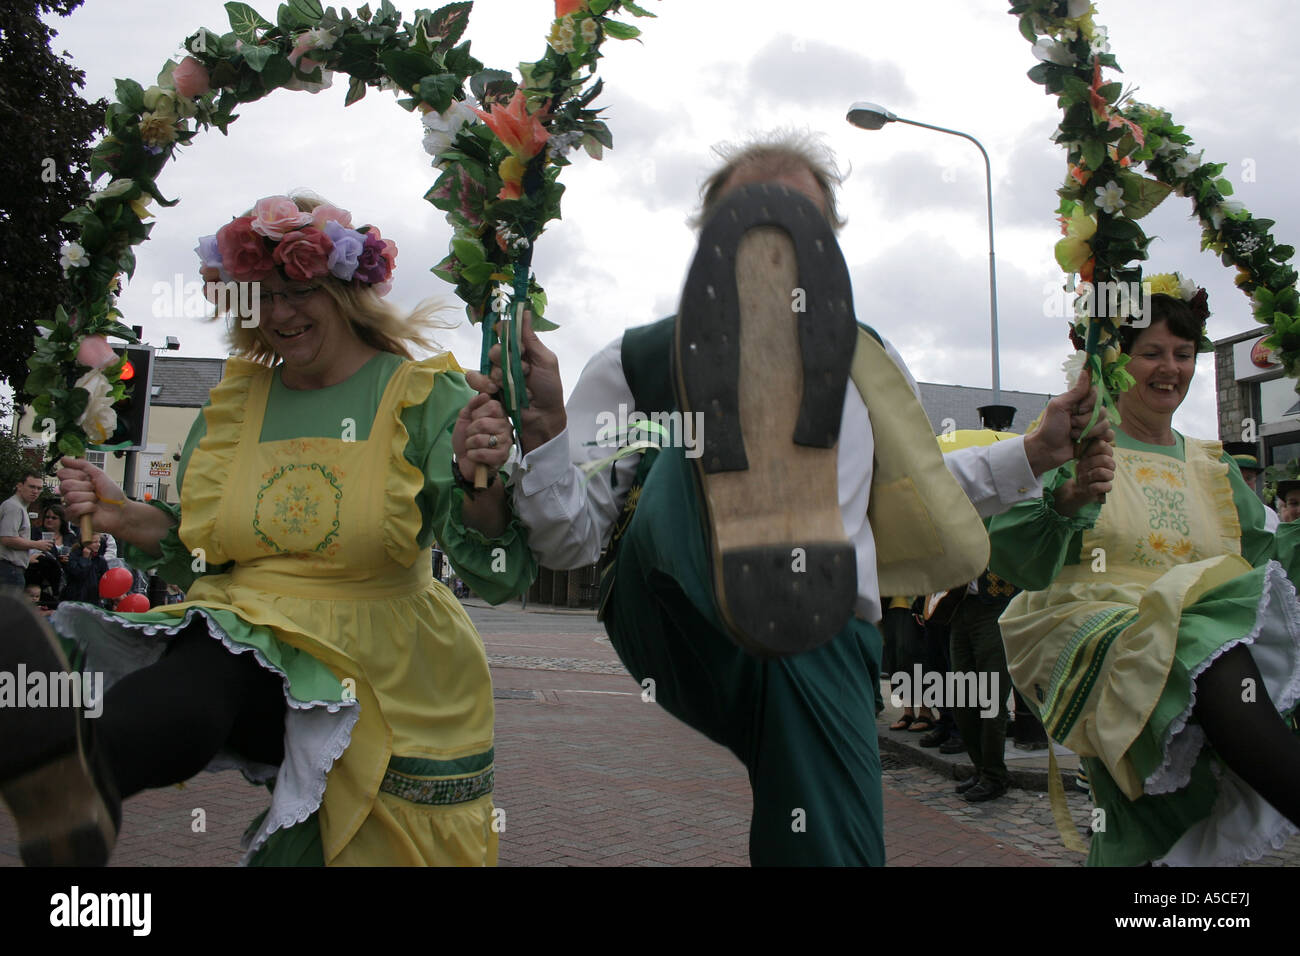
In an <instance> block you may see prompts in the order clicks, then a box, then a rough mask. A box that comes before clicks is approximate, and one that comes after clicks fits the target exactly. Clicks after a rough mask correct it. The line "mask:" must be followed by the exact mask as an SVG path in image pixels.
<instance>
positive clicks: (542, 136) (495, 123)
mask: <svg viewBox="0 0 1300 956" xmlns="http://www.w3.org/2000/svg"><path fill="white" fill-rule="evenodd" d="M474 112H475V113H477V114H478V116H479V119H481V120H482V121H483V122H485V123H487V125H488V129H490V130H492V132H494V133H496V136H497V139H499V140H501V142H502V143H503V144H505V147H506V149H508V150H510V152H511V153H512V154H514V155H515V156H516V157H518V158H519V159H520V160H523V161H527V160H530V159H532V158H533V157H534V156H536V155H537V154H538V153H540V152H541V151H542V147H543V146H545V145H546V141H547V140H548V139H550V134H549V133H547V132H546V127H544V126H542V121H541V120H540V119H539V118H538V114H536V113H529V112H528V105H527V102H526V101H525V99H524V91H523V90H515V95H514V96H512V97H511V98H510V103H509V105H507V106H505V107H502V106H501V105H500V104H499V103H498V104H497V105H496V106H494V107H493V108H492V110H491V112H488V113H485V112H483V111H482V110H480V109H475V110H474Z"/></svg>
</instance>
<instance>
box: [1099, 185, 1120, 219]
mask: <svg viewBox="0 0 1300 956" xmlns="http://www.w3.org/2000/svg"><path fill="white" fill-rule="evenodd" d="M1125 205H1127V204H1126V203H1125V202H1124V190H1123V189H1122V188H1121V187H1120V185H1119V183H1117V182H1115V180H1113V179H1112V180H1111V181H1110V182H1108V183H1107V184H1106V185H1105V186H1098V187H1097V207H1098V208H1099V209H1101V210H1102V211H1104V212H1106V213H1108V214H1110V215H1112V216H1113V215H1115V213H1117V212H1119V211H1120V210H1121V209H1123V208H1124V206H1125Z"/></svg>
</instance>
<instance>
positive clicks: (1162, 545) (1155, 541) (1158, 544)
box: [1147, 534, 1169, 552]
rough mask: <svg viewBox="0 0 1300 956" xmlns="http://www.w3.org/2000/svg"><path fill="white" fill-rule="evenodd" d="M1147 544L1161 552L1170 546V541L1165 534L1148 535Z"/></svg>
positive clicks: (1153, 549)
mask: <svg viewBox="0 0 1300 956" xmlns="http://www.w3.org/2000/svg"><path fill="white" fill-rule="evenodd" d="M1147 544H1149V545H1151V550H1152V551H1160V552H1163V551H1164V550H1165V549H1166V548H1167V547H1168V546H1169V543H1168V542H1167V541H1165V536H1164V535H1163V534H1151V535H1148V536H1147Z"/></svg>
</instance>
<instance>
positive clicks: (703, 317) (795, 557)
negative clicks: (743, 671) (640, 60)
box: [674, 185, 857, 656]
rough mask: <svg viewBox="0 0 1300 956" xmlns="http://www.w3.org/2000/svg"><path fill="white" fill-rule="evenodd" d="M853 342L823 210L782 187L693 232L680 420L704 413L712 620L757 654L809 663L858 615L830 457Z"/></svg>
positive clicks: (738, 198)
mask: <svg viewBox="0 0 1300 956" xmlns="http://www.w3.org/2000/svg"><path fill="white" fill-rule="evenodd" d="M856 341H857V323H856V321H855V320H854V317H853V298H852V288H851V286H850V284H849V276H848V269H847V267H846V266H845V263H844V257H843V255H842V254H841V253H840V250H839V246H838V244H837V243H836V242H835V236H834V233H833V232H832V230H831V227H830V225H829V224H828V223H827V222H826V219H825V217H824V216H823V215H822V214H821V212H820V210H818V209H817V207H816V206H815V205H814V204H813V203H812V202H810V201H809V200H808V199H807V198H806V197H804V196H802V195H801V194H799V193H796V192H793V191H791V190H788V189H785V188H784V187H780V186H769V185H759V186H749V187H744V188H742V189H739V190H736V191H735V192H734V193H733V194H732V195H731V196H729V197H728V198H727V199H726V200H725V201H724V202H723V203H722V204H721V205H720V206H719V208H718V210H717V211H716V212H715V213H714V215H713V216H712V217H711V218H710V219H709V221H708V223H707V224H706V225H705V226H704V229H703V230H702V232H701V235H700V245H699V249H698V250H697V252H696V255H695V259H694V261H693V262H692V264H691V269H690V273H689V275H688V278H687V280H686V286H685V288H684V290H683V292H682V301H681V307H680V308H679V310H678V316H677V326H676V334H675V343H674V345H675V347H674V362H675V369H676V385H677V397H678V403H679V407H680V409H681V411H682V413H683V415H685V414H690V413H692V412H702V413H703V414H704V419H703V421H704V429H703V432H704V434H703V453H702V455H701V456H700V457H699V458H697V459H695V472H696V476H697V480H698V484H699V487H700V490H701V492H702V493H701V496H700V497H701V502H702V504H703V508H704V511H705V521H706V527H707V532H708V536H709V544H710V548H709V552H710V558H711V562H712V576H713V586H714V594H715V596H716V599H717V604H718V610H719V613H720V614H721V616H722V619H723V621H724V623H725V624H726V625H727V627H728V630H729V631H730V632H731V634H732V636H733V638H734V639H735V640H736V641H737V643H739V644H740V645H741V646H742V647H744V648H745V649H746V650H749V651H751V652H752V653H755V654H760V655H763V656H777V655H786V654H797V653H800V652H803V651H807V650H811V649H813V648H815V647H818V646H820V645H821V644H824V643H826V642H827V641H829V640H830V639H831V638H832V637H834V636H835V635H836V634H837V633H838V632H839V631H840V630H841V629H842V628H843V626H844V624H845V622H846V621H848V619H849V617H850V616H851V615H852V613H853V605H854V601H855V599H856V596H857V563H856V557H855V552H854V549H853V546H852V544H851V543H850V542H849V541H848V539H847V538H846V537H845V535H844V525H843V520H842V518H841V515H840V508H839V472H838V465H837V453H836V452H837V445H838V441H839V429H840V421H841V418H842V416H843V412H844V394H845V390H846V388H847V385H848V380H849V367H850V365H851V363H852V359H853V351H854V348H855V344H856Z"/></svg>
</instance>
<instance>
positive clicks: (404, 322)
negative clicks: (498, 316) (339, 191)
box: [227, 189, 456, 365]
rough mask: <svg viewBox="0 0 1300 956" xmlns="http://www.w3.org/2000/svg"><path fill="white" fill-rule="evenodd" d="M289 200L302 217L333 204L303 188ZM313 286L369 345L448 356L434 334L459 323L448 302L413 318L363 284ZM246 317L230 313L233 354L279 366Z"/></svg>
mask: <svg viewBox="0 0 1300 956" xmlns="http://www.w3.org/2000/svg"><path fill="white" fill-rule="evenodd" d="M289 198H290V199H292V200H293V201H294V204H295V205H296V206H297V207H298V208H299V209H300V210H302V211H303V212H311V211H313V210H314V209H316V208H317V207H318V206H327V205H333V203H331V202H330V201H329V200H328V199H325V198H324V197H323V196H320V195H318V194H316V193H314V192H312V191H310V190H304V189H299V190H295V191H293V192H291V193H290V194H289ZM252 214H253V210H251V209H249V210H248V211H247V212H245V213H243V215H245V216H251V215H252ZM315 281H316V282H318V283H319V284H320V288H321V291H322V292H324V293H325V294H326V295H328V296H329V297H330V299H332V300H333V302H334V305H335V306H336V307H337V308H338V310H339V314H340V315H342V316H343V318H344V320H345V321H346V322H347V323H348V325H349V326H350V327H351V329H352V331H353V333H355V335H356V336H357V338H359V339H360V340H361V341H362V342H364V343H365V344H366V345H369V346H370V347H372V348H376V349H378V350H379V351H381V352H391V353H393V354H394V355H400V356H402V357H403V358H408V359H413V358H415V355H414V354H413V353H412V346H414V347H416V348H419V349H422V350H424V351H428V352H433V353H435V354H436V353H441V352H444V351H446V349H444V348H443V347H442V346H441V345H439V344H438V342H437V340H436V339H435V338H434V337H433V334H432V333H433V330H435V329H452V328H455V327H456V323H455V322H449V321H447V320H446V318H445V315H446V314H447V313H448V312H449V311H451V307H450V306H449V305H448V303H447V302H446V301H445V300H442V299H438V298H429V299H424V300H423V301H421V302H420V303H419V305H417V306H416V307H415V308H414V309H412V310H411V311H410V312H409V313H403V312H402V310H401V309H399V308H398V307H397V306H395V305H393V304H391V303H389V302H386V301H385V300H384V299H382V298H381V297H380V296H379V295H377V294H376V293H375V290H374V289H373V288H372V287H371V286H369V285H366V284H365V283H362V282H356V281H353V282H344V281H342V280H341V279H337V278H335V277H334V276H325V277H323V278H321V279H318V280H315ZM242 317H243V315H242V314H241V313H240V312H239V311H238V309H236V310H235V311H234V312H232V313H231V322H230V328H229V330H228V332H227V341H229V343H230V346H231V348H232V349H233V350H234V352H235V354H236V355H238V356H239V357H240V358H244V359H247V360H248V361H250V362H260V363H261V364H263V365H275V364H276V362H277V361H278V359H279V356H277V355H276V353H275V350H274V349H273V348H271V346H270V344H269V343H268V342H267V341H266V338H265V337H264V336H263V335H262V330H261V328H260V327H259V326H253V327H247V328H246V327H245V326H244V324H243V323H242V322H240V321H238V319H240V318H242Z"/></svg>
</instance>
